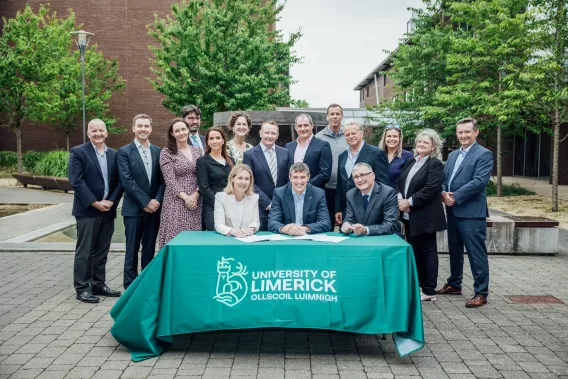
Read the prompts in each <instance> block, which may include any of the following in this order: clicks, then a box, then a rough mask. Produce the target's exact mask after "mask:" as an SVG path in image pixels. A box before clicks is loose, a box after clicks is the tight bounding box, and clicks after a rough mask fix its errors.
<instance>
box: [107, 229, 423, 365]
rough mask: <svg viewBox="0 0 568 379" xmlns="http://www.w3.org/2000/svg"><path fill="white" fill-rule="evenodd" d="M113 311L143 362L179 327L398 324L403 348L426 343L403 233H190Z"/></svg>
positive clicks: (123, 338)
mask: <svg viewBox="0 0 568 379" xmlns="http://www.w3.org/2000/svg"><path fill="white" fill-rule="evenodd" d="M329 235H340V234H339V233H329ZM110 314H111V316H112V318H113V319H114V320H115V323H114V325H113V327H112V329H111V333H112V335H113V336H114V338H116V340H117V341H118V342H120V343H121V344H122V345H124V346H125V347H126V348H128V349H129V350H130V351H131V352H132V359H133V360H135V361H139V360H143V359H147V358H151V357H154V356H157V355H159V354H160V353H161V352H162V351H164V349H165V348H167V347H168V346H170V345H171V343H172V336H173V335H176V334H184V333H193V332H202V331H211V330H227V329H246V328H264V327H283V328H313V329H328V330H338V331H347V332H356V333H368V334H379V333H394V341H395V344H396V346H397V350H398V353H399V354H400V355H406V354H409V353H411V352H413V351H415V350H418V349H420V348H422V347H423V346H424V329H423V324H422V306H421V303H420V290H419V285H418V276H417V273H416V268H415V264H414V256H413V254H412V248H411V247H410V245H409V244H407V243H406V242H405V241H403V240H402V239H401V238H399V237H398V236H395V235H391V236H379V237H351V238H349V239H347V240H345V241H342V242H340V243H327V242H315V241H301V240H295V241H294V240H292V241H274V242H257V243H244V242H240V241H238V240H235V239H234V238H232V237H227V236H222V235H220V234H217V233H214V232H183V233H180V234H179V235H178V236H177V237H175V238H174V239H173V240H171V241H170V243H168V244H167V245H166V246H165V247H164V248H163V249H162V250H161V251H160V252H159V253H158V254H157V255H156V257H155V258H154V259H153V260H152V262H151V263H150V265H148V266H147V267H146V269H145V270H144V271H142V272H141V273H140V275H139V276H138V278H137V279H136V280H135V281H134V283H132V285H131V286H130V287H129V288H128V290H127V291H126V292H125V293H124V294H123V295H122V296H121V297H120V299H119V300H118V302H117V303H116V304H115V306H114V307H113V309H112V310H111V313H110Z"/></svg>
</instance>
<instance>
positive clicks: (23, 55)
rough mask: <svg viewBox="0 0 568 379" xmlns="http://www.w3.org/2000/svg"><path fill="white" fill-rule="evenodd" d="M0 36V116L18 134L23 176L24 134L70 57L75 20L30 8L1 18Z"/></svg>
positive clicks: (20, 164) (40, 9)
mask: <svg viewBox="0 0 568 379" xmlns="http://www.w3.org/2000/svg"><path fill="white" fill-rule="evenodd" d="M2 21H3V24H4V27H3V29H2V34H1V35H0V56H1V57H2V58H1V59H0V113H1V114H2V115H3V117H2V120H3V121H2V126H6V127H9V128H10V129H11V130H13V131H14V133H15V134H16V146H17V154H18V173H21V172H22V130H21V125H22V122H23V121H25V120H29V121H36V120H37V118H36V117H35V116H36V115H37V109H38V108H37V107H38V103H37V100H38V99H39V98H41V97H42V94H44V93H49V91H50V83H52V81H53V80H54V78H55V77H56V76H57V73H58V62H59V61H60V60H61V59H62V57H64V56H65V55H66V54H67V46H68V40H69V34H68V31H69V30H70V29H71V28H72V27H73V25H74V24H75V20H74V17H68V18H58V17H57V15H56V13H55V12H51V11H50V9H49V7H48V6H45V5H41V6H40V7H39V10H38V12H37V13H34V12H33V11H32V9H31V7H30V6H29V5H26V7H25V8H24V10H23V11H21V12H18V13H17V14H16V17H14V18H11V19H6V18H2Z"/></svg>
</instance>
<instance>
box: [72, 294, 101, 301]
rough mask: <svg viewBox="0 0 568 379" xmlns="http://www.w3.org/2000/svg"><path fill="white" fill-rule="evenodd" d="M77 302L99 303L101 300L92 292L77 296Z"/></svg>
mask: <svg viewBox="0 0 568 379" xmlns="http://www.w3.org/2000/svg"><path fill="white" fill-rule="evenodd" d="M77 300H81V301H82V302H83V303H91V304H94V303H98V302H99V301H100V299H99V298H98V297H96V296H95V295H93V294H92V293H90V292H81V293H78V294H77Z"/></svg>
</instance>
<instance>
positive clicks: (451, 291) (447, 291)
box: [436, 283, 462, 295]
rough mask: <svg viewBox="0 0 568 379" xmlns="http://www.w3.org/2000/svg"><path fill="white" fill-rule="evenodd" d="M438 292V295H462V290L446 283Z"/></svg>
mask: <svg viewBox="0 0 568 379" xmlns="http://www.w3.org/2000/svg"><path fill="white" fill-rule="evenodd" d="M436 293H437V294H438V295H461V294H462V291H461V290H459V289H457V288H455V287H452V286H450V285H449V284H448V283H446V284H444V285H443V286H442V288H440V289H439V290H437V291H436Z"/></svg>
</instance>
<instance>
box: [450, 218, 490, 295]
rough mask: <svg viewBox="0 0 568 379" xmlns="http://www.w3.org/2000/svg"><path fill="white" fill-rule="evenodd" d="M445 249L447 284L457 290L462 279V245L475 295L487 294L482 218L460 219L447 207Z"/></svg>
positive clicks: (487, 274)
mask: <svg viewBox="0 0 568 379" xmlns="http://www.w3.org/2000/svg"><path fill="white" fill-rule="evenodd" d="M446 213H447V217H448V248H449V250H450V277H449V278H448V284H449V285H451V286H452V287H455V288H458V289H461V286H462V279H463V259H464V258H463V248H464V246H465V249H466V250H467V256H468V258H469V264H470V266H471V273H472V275H473V290H474V291H475V293H476V294H481V295H484V296H487V293H488V292H489V261H488V259H487V248H486V247H485V237H486V234H487V224H486V219H485V218H460V217H456V216H454V215H453V213H452V211H451V210H449V211H448V212H446Z"/></svg>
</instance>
